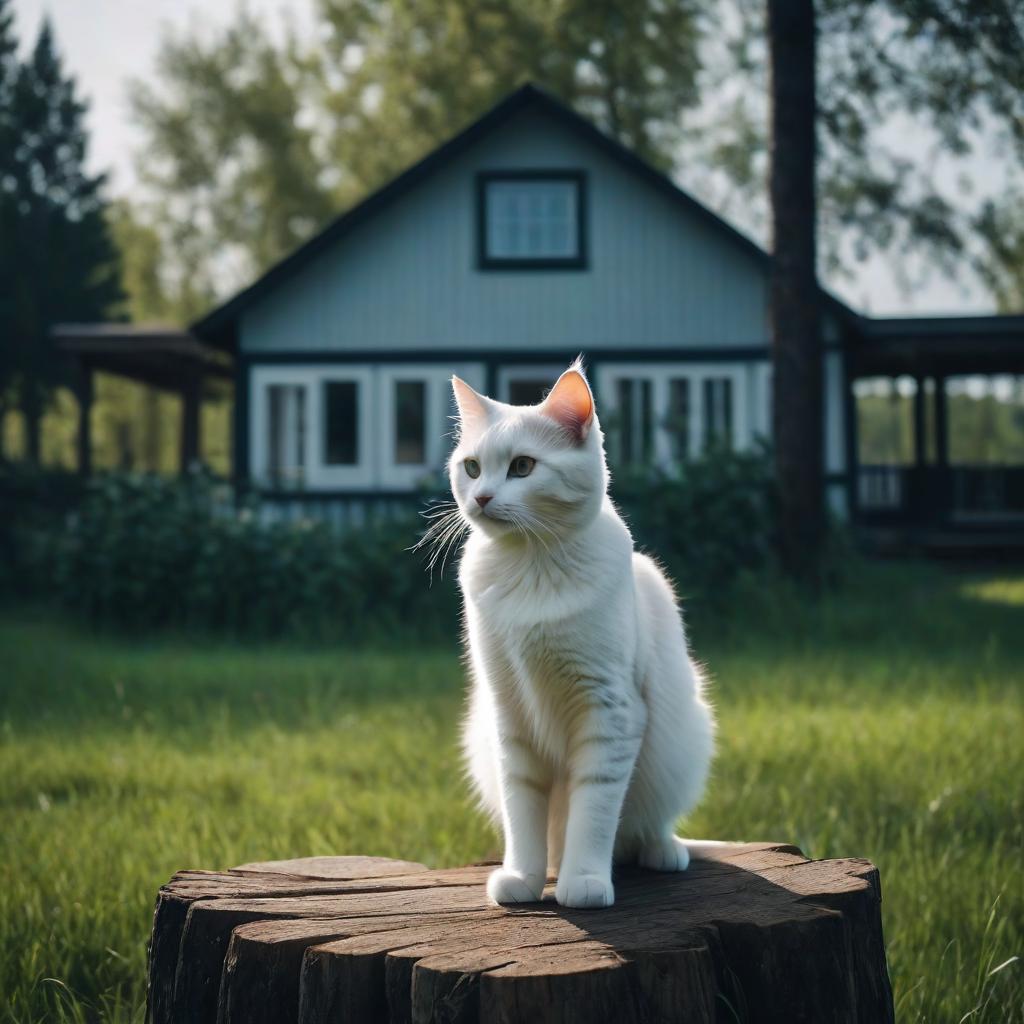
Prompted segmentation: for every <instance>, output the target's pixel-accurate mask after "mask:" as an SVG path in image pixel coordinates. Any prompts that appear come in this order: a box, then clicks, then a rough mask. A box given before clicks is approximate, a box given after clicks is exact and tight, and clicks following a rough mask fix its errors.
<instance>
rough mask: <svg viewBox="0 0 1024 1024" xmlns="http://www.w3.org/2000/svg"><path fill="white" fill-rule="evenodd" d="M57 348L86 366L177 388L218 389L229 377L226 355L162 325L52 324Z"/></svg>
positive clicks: (194, 338)
mask: <svg viewBox="0 0 1024 1024" xmlns="http://www.w3.org/2000/svg"><path fill="white" fill-rule="evenodd" d="M51 333H52V337H53V338H54V340H55V342H56V344H57V349H58V351H60V352H62V353H64V354H65V355H67V356H70V357H72V358H73V359H75V360H76V361H77V362H79V363H80V364H81V365H82V366H83V367H84V368H86V369H88V370H99V371H100V372H104V373H111V374H116V375H117V376H119V377H128V378H130V379H131V380H135V381H139V382H141V383H143V384H149V385H151V386H152V387H156V388H163V389H165V390H170V391H180V390H182V389H183V388H185V387H188V386H191V385H192V384H194V383H195V382H196V381H201V382H202V384H203V387H204V389H206V390H207V391H214V392H217V393H219V392H220V391H222V390H223V388H224V384H223V383H222V382H223V381H227V380H230V379H231V376H232V370H231V357H230V356H229V355H228V354H227V353H226V352H223V351H221V350H219V349H215V348H213V347H212V346H210V345H204V344H203V343H202V342H201V341H199V339H198V338H196V337H195V336H194V335H193V334H191V333H190V332H189V331H186V330H182V329H181V328H179V327H173V326H169V325H166V324H121V323H92V324H57V325H56V326H55V327H54V328H53V330H52V332H51Z"/></svg>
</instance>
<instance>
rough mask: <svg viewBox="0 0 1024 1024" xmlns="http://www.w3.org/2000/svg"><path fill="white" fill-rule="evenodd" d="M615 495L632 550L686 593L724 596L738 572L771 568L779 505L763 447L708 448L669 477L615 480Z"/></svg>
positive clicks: (646, 475) (627, 476)
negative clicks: (656, 565) (651, 561)
mask: <svg viewBox="0 0 1024 1024" xmlns="http://www.w3.org/2000/svg"><path fill="white" fill-rule="evenodd" d="M613 493H614V496H615V501H616V504H617V505H618V506H619V508H620V510H621V511H622V513H623V514H624V515H625V518H626V520H627V522H628V523H629V526H630V529H631V530H632V531H633V536H634V538H635V540H636V543H637V546H638V547H639V548H640V549H641V550H643V551H646V552H648V553H649V554H652V555H654V557H655V558H656V559H657V560H658V561H659V562H660V563H661V564H662V565H664V566H665V567H666V568H667V569H668V571H669V574H670V575H671V576H672V577H673V578H674V579H675V580H676V581H677V582H678V584H679V586H680V588H681V590H682V592H683V593H684V594H692V593H694V592H697V593H701V594H703V595H705V596H708V597H722V598H724V597H725V596H726V595H727V594H728V592H729V588H730V585H731V584H732V583H733V582H735V580H736V579H737V578H738V577H739V576H740V575H741V574H743V573H745V572H756V571H759V570H765V569H770V568H772V567H773V566H774V564H775V559H774V551H775V537H776V533H777V524H778V506H777V502H776V498H775V482H774V476H773V470H772V462H771V458H770V455H769V453H768V451H767V450H766V449H761V450H757V451H753V452H732V451H729V450H728V449H726V448H721V449H712V450H710V451H709V452H708V453H706V454H705V455H704V456H702V457H701V458H699V459H693V460H689V461H686V462H683V463H681V464H680V466H679V468H678V470H677V472H676V473H675V474H674V475H672V476H668V475H665V474H660V473H657V472H653V473H644V474H642V475H640V474H629V473H626V474H623V475H621V476H619V475H617V476H616V477H615V480H614V485H613Z"/></svg>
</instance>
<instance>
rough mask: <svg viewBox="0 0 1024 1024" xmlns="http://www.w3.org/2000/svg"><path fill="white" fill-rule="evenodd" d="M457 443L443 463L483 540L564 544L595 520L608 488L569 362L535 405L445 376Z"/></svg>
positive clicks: (581, 384) (588, 400)
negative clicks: (484, 392)
mask: <svg viewBox="0 0 1024 1024" xmlns="http://www.w3.org/2000/svg"><path fill="white" fill-rule="evenodd" d="M452 387H453V389H454V391H455V401H456V403H457V404H458V408H459V430H458V443H457V444H456V446H455V450H454V451H453V452H452V457H451V459H450V461H449V464H448V472H449V476H450V478H451V485H452V494H453V496H454V497H455V500H456V502H457V503H458V506H459V511H460V512H461V514H462V517H463V518H464V519H465V520H466V522H468V523H469V525H470V526H471V527H472V528H473V529H474V530H482V531H483V532H484V533H486V534H487V535H488V536H491V537H502V536H516V535H518V536H522V537H533V538H534V539H535V540H537V541H538V542H540V543H542V544H544V543H547V542H549V541H550V540H552V539H557V540H564V539H566V538H568V537H570V536H572V534H573V533H575V532H577V531H578V530H580V529H581V528H583V527H585V526H587V525H588V524H589V523H590V522H592V521H593V519H594V518H595V517H596V516H597V514H598V512H599V511H600V508H601V502H602V501H603V499H604V494H605V491H606V490H607V486H608V471H607V468H606V466H605V458H604V438H603V436H602V434H601V427H600V425H599V424H598V421H597V415H596V413H595V410H594V396H593V395H592V394H591V391H590V385H589V384H588V383H587V378H586V376H585V375H584V373H583V366H582V364H581V363H580V361H579V360H577V361H576V362H575V363H574V364H573V365H572V366H570V367H569V369H568V370H566V371H565V373H563V374H562V375H561V377H559V378H558V381H557V382H556V383H555V386H554V387H553V388H552V389H551V391H550V393H549V394H548V395H547V397H546V398H545V399H544V401H542V402H541V403H540V404H539V405H528V406H517V405H506V404H505V403H504V402H497V401H495V400H494V399H493V398H487V397H486V396H485V395H481V394H478V393H477V392H476V391H474V390H473V389H472V388H471V387H470V386H469V385H468V384H467V383H466V382H465V381H463V380H460V379H459V378H458V377H453V378H452Z"/></svg>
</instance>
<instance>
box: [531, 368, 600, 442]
mask: <svg viewBox="0 0 1024 1024" xmlns="http://www.w3.org/2000/svg"><path fill="white" fill-rule="evenodd" d="M540 411H541V412H542V413H544V415H545V416H550V417H551V419H553V420H555V422H556V423H560V424H561V425H562V426H563V427H565V429H566V430H568V431H569V433H571V434H572V435H573V437H575V438H576V440H578V441H582V440H584V439H585V438H586V436H587V434H589V433H590V428H591V426H592V425H593V422H594V396H593V395H592V394H591V393H590V385H589V384H588V383H587V378H586V377H584V376H583V366H582V364H581V363H580V362H579V360H577V361H576V362H575V363H573V364H572V366H570V367H569V369H568V370H566V371H565V373H563V374H562V376H561V377H559V378H558V380H557V382H556V383H555V386H554V387H553V388H552V389H551V392H550V393H549V394H548V397H547V398H545V399H544V401H543V402H542V403H541V406H540Z"/></svg>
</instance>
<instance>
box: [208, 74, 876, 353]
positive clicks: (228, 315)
mask: <svg viewBox="0 0 1024 1024" xmlns="http://www.w3.org/2000/svg"><path fill="white" fill-rule="evenodd" d="M531 108H532V109H535V110H540V111H542V112H543V113H545V114H547V115H548V116H550V117H552V118H553V119H555V120H556V121H558V122H559V123H560V124H561V125H562V126H563V127H565V128H567V129H568V130H570V131H572V132H574V133H575V134H576V135H577V136H579V137H581V138H583V139H584V140H585V141H587V142H589V143H590V144H592V145H593V146H595V147H597V148H598V149H600V150H601V151H602V152H604V153H605V154H606V155H608V156H610V157H611V158H612V159H614V160H616V161H617V162H618V163H619V164H621V165H622V166H624V167H626V168H627V169H628V170H630V171H632V172H633V173H634V174H636V175H638V176H639V177H640V178H642V179H643V180H644V181H646V182H647V184H649V185H650V186H652V187H653V188H655V189H657V190H658V191H660V192H662V193H663V194H665V195H667V196H668V197H669V198H670V199H672V200H673V201H675V202H677V203H679V204H680V205H681V206H682V207H683V208H685V209H686V210H687V211H688V212H689V213H691V214H694V215H696V216H697V217H699V218H700V219H701V220H703V221H704V222H705V223H707V224H710V225H711V226H712V227H713V228H714V229H715V230H716V231H718V232H720V233H721V234H722V235H723V236H724V237H726V238H728V239H729V241H730V242H732V243H733V244H734V245H735V246H737V247H738V248H739V249H742V250H743V251H744V252H746V253H747V255H748V256H751V257H752V258H753V259H755V260H757V261H759V262H760V263H762V265H763V266H764V267H765V270H767V269H768V268H769V267H770V265H771V259H772V258H771V256H770V255H769V254H768V253H767V252H765V250H764V249H762V248H761V247H760V246H759V245H758V244H757V243H756V242H754V241H752V240H751V239H750V238H748V237H747V236H746V235H744V234H743V233H742V232H740V231H738V230H737V229H736V228H734V227H733V226H732V225H731V224H729V223H727V222H726V221H724V220H723V219H722V218H721V217H719V216H718V215H717V214H715V213H713V212H712V211H711V210H709V209H708V208H707V207H706V206H704V205H703V204H702V203H700V202H698V201H697V200H696V199H695V198H694V197H693V196H691V195H690V194H689V193H688V192H686V191H685V190H683V189H681V188H680V187H679V186H678V185H676V184H675V182H673V181H672V179H671V178H669V177H668V176H667V175H665V174H662V173H661V172H660V171H658V170H655V168H653V167H652V166H651V165H650V164H649V163H647V162H646V161H645V160H643V159H642V158H641V157H639V156H637V154H636V153H634V152H633V151H632V150H630V149H627V148H626V147H625V146H623V145H622V143H620V142H617V141H616V140H615V139H613V138H611V137H610V136H608V135H605V134H604V132H602V131H601V130H600V129H599V128H597V127H596V126H595V125H594V124H592V123H591V122H590V121H588V120H587V119H586V118H584V117H582V116H580V115H579V114H577V113H576V111H574V110H572V109H571V108H570V107H568V106H566V105H565V104H564V103H562V102H561V101H560V100H558V99H556V98H555V97H554V96H552V95H551V94H550V93H548V92H546V91H545V90H543V89H540V88H538V87H537V86H536V85H534V84H532V83H530V82H528V83H526V84H525V85H522V86H520V87H519V88H518V89H516V90H515V92H513V93H511V94H509V95H508V96H506V97H505V99H503V100H501V102H500V103H498V104H497V105H496V106H494V107H492V108H491V109H490V110H489V111H487V113H486V114H484V115H483V116H482V117H480V118H478V119H477V120H476V121H474V122H473V123H472V124H471V125H469V127H468V128H464V129H463V130H462V131H461V132H459V133H458V134H457V135H454V136H453V137H452V138H451V139H449V140H448V141H447V142H445V143H442V145H440V146H438V147H437V149H434V150H432V151H431V152H430V153H428V154H427V155H426V156H425V157H423V159H422V160H419V161H418V162H417V163H415V164H413V165H412V166H411V167H409V168H407V169H406V170H405V171H403V172H402V173H401V174H399V175H398V176H397V177H396V178H392V179H391V181H389V182H388V183H387V184H386V185H384V186H382V187H381V188H379V189H378V190H377V191H376V192H373V193H371V194H370V195H369V196H368V197H367V198H366V199H363V200H362V201H361V202H359V203H357V204H356V205H355V206H353V207H351V208H350V209H348V210H347V211H346V212H345V213H343V214H341V216H339V217H337V218H336V219H335V220H333V221H332V222H331V223H330V224H328V225H327V227H325V228H324V229H323V230H322V231H320V232H319V233H318V234H316V235H314V236H313V237H312V238H311V239H310V240H309V241H308V242H305V243H303V244H302V245H300V246H299V247H298V248H297V249H295V250H294V251H293V252H291V253H290V254H289V255H287V256H285V257H284V258H283V259H282V260H280V261H279V262H278V263H276V264H274V266H272V267H271V268H270V269H269V270H267V271H266V272H265V273H264V274H263V275H262V276H261V277H259V278H257V279H256V281H254V282H253V283H252V284H251V285H249V286H248V287H247V288H244V289H242V291H240V292H238V293H237V294H236V295H235V296H234V297H233V298H231V299H228V300H227V301H226V302H225V303H223V304H222V305H220V306H218V307H216V308H215V309H213V310H212V311H211V312H209V313H207V314H206V316H204V317H203V318H202V319H200V320H197V321H196V322H195V323H194V324H192V327H191V330H192V332H193V333H194V334H196V335H197V336H198V337H200V338H203V339H204V340H206V341H209V342H211V343H213V344H215V345H218V346H220V347H222V348H229V349H234V348H235V330H234V328H235V324H236V322H237V320H238V317H239V315H240V314H241V313H242V311H243V310H244V309H245V308H246V307H248V306H249V305H251V304H252V303H253V302H255V301H256V300H258V299H259V298H260V297H261V296H263V295H265V294H266V293H267V292H268V291H270V290H272V289H273V288H275V287H276V286H277V285H278V284H280V283H281V282H283V281H285V280H287V279H288V278H289V277H291V276H292V275H293V274H294V273H295V272H296V271H298V270H300V269H301V268H302V267H304V266H305V265H306V264H307V263H308V262H309V261H310V260H312V259H314V258H315V257H316V256H317V255H318V254H319V253H320V252H321V251H322V250H324V249H326V248H328V247H329V246H331V245H333V244H334V243H335V242H337V241H338V240H339V239H341V238H344V237H345V235H347V234H348V233H349V232H350V231H352V230H353V229H354V228H355V227H357V226H358V225H360V224H362V223H363V222H364V221H366V220H368V219H369V218H370V217H372V216H373V215H374V214H376V213H377V212H378V211H379V210H381V209H383V208H384V207H385V206H387V205H389V204H390V203H392V202H394V201H395V200H396V199H398V198H399V197H401V196H403V195H404V194H405V193H406V192H408V191H410V189H412V188H414V187H415V186H416V185H418V184H419V183H420V182H421V181H423V180H425V179H426V178H427V177H429V176H430V175H431V174H433V173H434V172H435V171H438V170H440V169H441V168H442V167H444V166H445V165H446V164H448V163H449V162H450V161H451V160H452V159H453V158H454V157H456V156H458V155H459V154H461V153H463V152H465V150H467V149H469V147H470V146H472V145H473V144H474V143H476V142H478V141H479V140H480V139H482V138H484V137H485V136H486V135H488V134H490V133H491V132H493V131H495V130H496V129H497V128H500V127H501V126H502V125H503V124H505V123H506V122H507V121H509V120H510V119H511V118H512V117H514V116H515V115H516V114H519V113H521V112H522V111H525V110H527V109H531ZM823 294H824V295H825V298H826V300H827V301H828V302H829V304H830V305H833V306H834V307H835V308H836V309H837V310H838V311H840V312H841V313H843V314H845V315H847V316H849V317H851V318H856V314H855V313H854V312H853V311H852V310H850V309H849V308H848V307H847V306H846V305H844V304H843V303H842V302H840V301H839V300H838V299H836V298H835V297H834V296H832V295H829V294H828V293H825V292H823Z"/></svg>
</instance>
